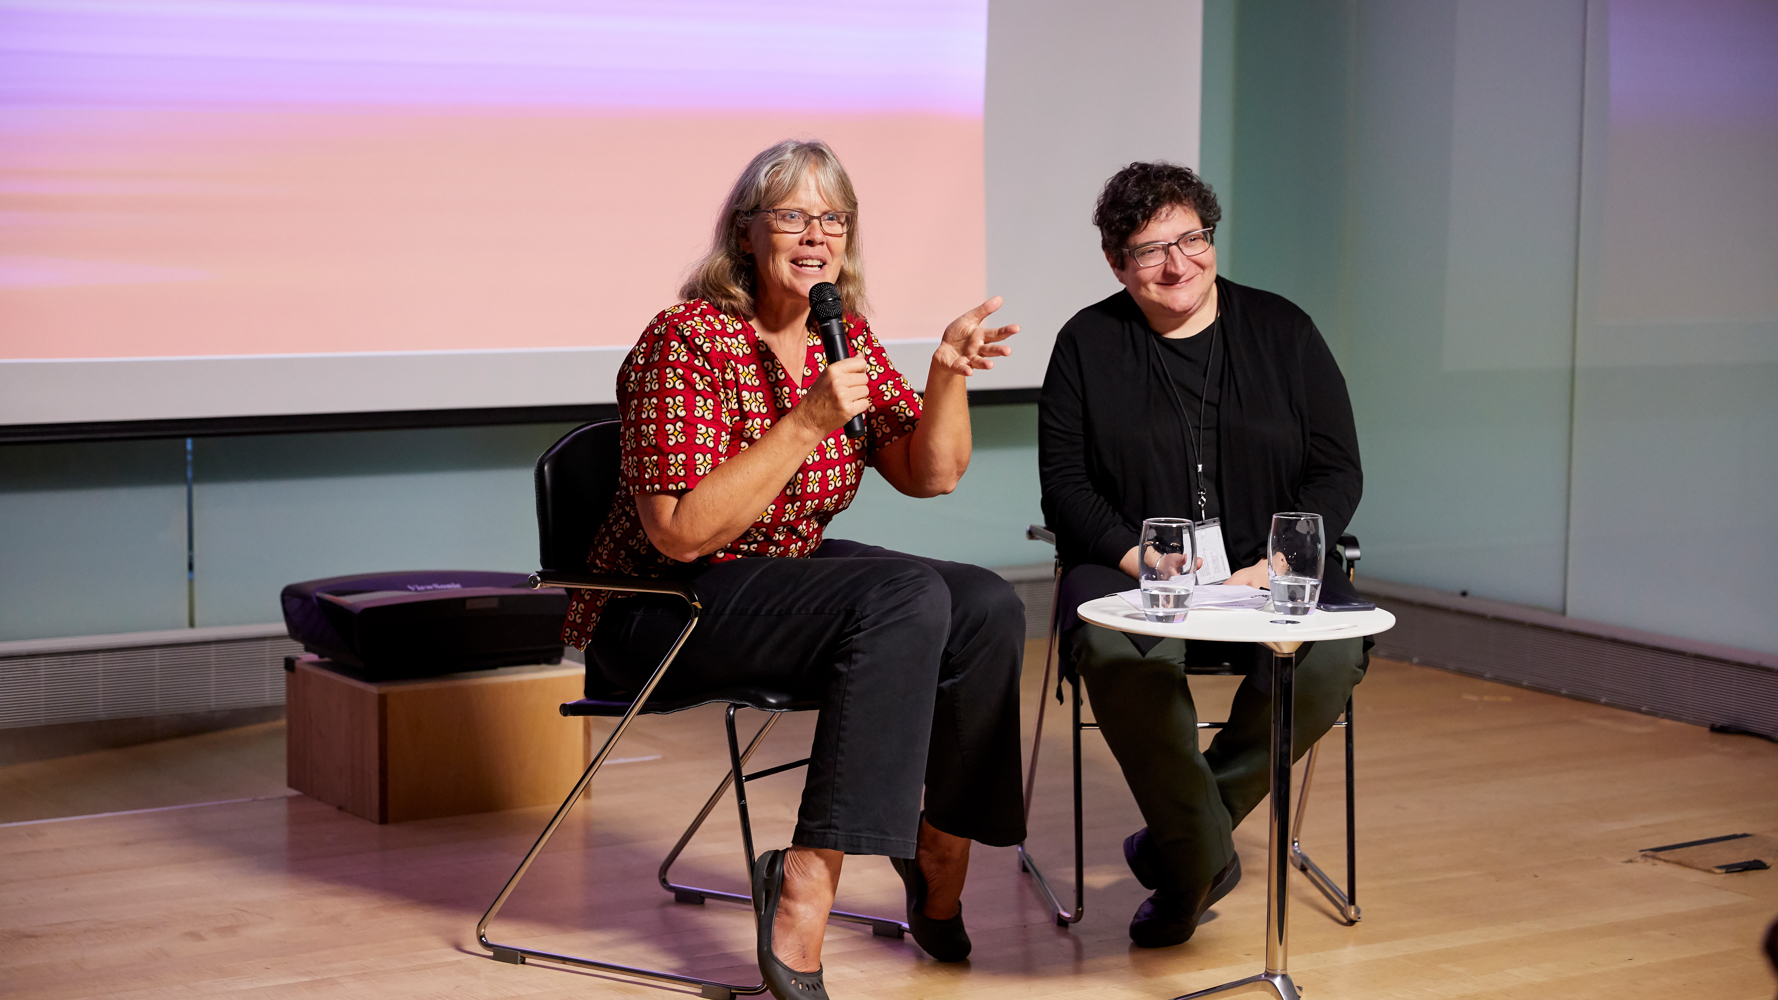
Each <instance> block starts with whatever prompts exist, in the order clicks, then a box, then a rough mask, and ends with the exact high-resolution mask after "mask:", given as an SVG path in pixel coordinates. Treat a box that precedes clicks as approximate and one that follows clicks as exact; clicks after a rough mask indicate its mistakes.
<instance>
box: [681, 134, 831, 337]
mask: <svg viewBox="0 0 1778 1000" xmlns="http://www.w3.org/2000/svg"><path fill="white" fill-rule="evenodd" d="M811 170H813V171H814V173H815V186H816V187H817V188H818V189H819V190H820V191H821V196H822V197H823V198H826V199H827V204H828V206H829V207H830V208H833V209H835V210H837V211H841V212H848V213H850V214H851V216H852V225H851V228H850V229H849V230H848V231H847V233H846V252H845V253H844V254H843V255H841V257H840V273H839V276H838V277H836V278H835V279H834V285H835V286H837V287H838V288H839V290H840V302H841V304H843V305H844V306H845V308H846V311H847V312H848V313H851V314H853V315H855V316H862V315H863V314H864V308H865V298H864V258H863V255H862V254H861V253H860V251H859V243H858V196H857V195H856V194H854V193H853V192H852V179H851V178H849V177H847V176H846V168H845V167H842V166H840V160H839V157H837V156H835V155H833V150H831V149H829V148H828V147H827V143H825V142H821V141H819V140H797V139H786V140H784V141H783V142H780V143H778V144H777V145H775V146H772V147H770V148H768V149H765V150H763V151H762V152H760V154H759V155H758V156H755V157H754V158H753V162H751V163H749V164H747V169H745V170H743V171H741V176H740V177H737V178H736V179H735V186H734V187H733V188H732V189H731V190H730V191H729V195H728V201H727V202H725V203H724V204H723V206H722V214H721V215H719V216H717V218H716V234H715V238H714V239H712V240H711V241H710V250H709V252H707V253H705V254H704V256H703V257H702V258H701V259H700V260H699V261H698V262H697V263H696V264H693V265H692V267H691V270H690V272H689V274H688V276H687V277H686V279H685V284H684V285H682V286H680V289H679V297H680V298H681V299H684V300H687V301H689V300H691V299H706V300H708V301H709V302H710V303H711V304H713V305H715V306H716V307H717V308H718V309H721V310H722V311H723V312H726V313H728V314H730V315H732V316H739V317H741V318H742V319H748V320H751V319H753V317H754V314H755V302H754V296H755V295H756V294H757V292H758V287H757V286H758V281H759V276H758V273H757V271H756V269H755V267H754V262H753V255H752V254H747V253H742V252H741V237H742V236H743V235H744V234H745V233H746V229H747V225H748V223H749V222H750V221H751V219H752V213H753V212H755V211H757V210H759V209H761V208H771V207H774V206H775V205H777V203H778V202H780V201H782V200H783V199H785V198H787V197H789V196H790V194H791V192H793V191H795V190H796V189H797V187H798V186H799V185H801V184H802V182H803V176H804V175H805V174H807V173H808V172H809V171H811Z"/></svg>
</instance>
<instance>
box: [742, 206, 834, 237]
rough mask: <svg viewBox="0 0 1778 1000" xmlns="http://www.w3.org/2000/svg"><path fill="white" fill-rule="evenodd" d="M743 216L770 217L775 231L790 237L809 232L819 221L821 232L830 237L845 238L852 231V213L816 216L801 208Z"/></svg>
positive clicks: (758, 211) (754, 211) (760, 211)
mask: <svg viewBox="0 0 1778 1000" xmlns="http://www.w3.org/2000/svg"><path fill="white" fill-rule="evenodd" d="M741 215H742V217H743V218H745V219H751V218H753V217H754V216H756V215H765V216H770V217H771V222H772V229H773V231H775V232H780V233H784V234H786V235H790V236H795V235H798V234H801V233H806V232H808V231H809V226H810V225H811V224H813V223H815V222H817V221H818V222H820V223H821V231H822V232H824V233H826V234H827V235H829V236H844V235H846V233H848V232H849V231H851V229H852V213H851V212H823V213H821V214H820V215H815V214H814V213H812V212H805V211H803V210H802V209H800V208H756V209H754V210H753V211H751V212H743V213H741Z"/></svg>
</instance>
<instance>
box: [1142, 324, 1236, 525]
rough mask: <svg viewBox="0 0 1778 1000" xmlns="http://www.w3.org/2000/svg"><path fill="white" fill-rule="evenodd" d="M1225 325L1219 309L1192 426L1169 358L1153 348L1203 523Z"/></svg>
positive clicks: (1207, 513)
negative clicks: (1213, 395) (1215, 375)
mask: <svg viewBox="0 0 1778 1000" xmlns="http://www.w3.org/2000/svg"><path fill="white" fill-rule="evenodd" d="M1221 326H1222V310H1220V309H1218V310H1217V312H1216V318H1215V319H1214V320H1211V322H1210V353H1209V355H1208V356H1206V357H1205V358H1204V391H1203V392H1202V393H1200V394H1199V396H1198V425H1197V426H1196V427H1193V426H1192V422H1191V417H1190V416H1188V415H1187V414H1186V412H1185V402H1184V401H1183V400H1181V399H1180V398H1179V386H1178V385H1176V384H1175V383H1174V381H1173V370H1172V369H1171V368H1169V367H1167V355H1166V353H1165V352H1163V351H1162V350H1161V346H1160V345H1159V344H1156V345H1154V352H1155V358H1156V360H1158V361H1160V363H1161V373H1162V374H1163V375H1165V376H1166V382H1167V390H1168V391H1169V392H1171V393H1172V394H1173V408H1174V409H1175V410H1178V411H1179V420H1180V422H1181V423H1183V424H1185V433H1186V439H1187V441H1188V442H1189V446H1190V448H1191V455H1190V456H1189V460H1190V462H1192V463H1193V467H1194V470H1195V471H1194V474H1193V475H1192V483H1191V485H1192V490H1193V493H1194V494H1195V495H1196V496H1197V500H1198V517H1197V519H1198V520H1200V521H1202V520H1204V519H1205V518H1206V517H1207V516H1208V515H1209V504H1210V496H1209V493H1208V492H1207V491H1206V490H1205V488H1204V416H1205V414H1206V413H1208V412H1209V406H1210V373H1211V372H1212V371H1213V370H1215V366H1216V335H1217V333H1218V332H1219V328H1220V327H1221Z"/></svg>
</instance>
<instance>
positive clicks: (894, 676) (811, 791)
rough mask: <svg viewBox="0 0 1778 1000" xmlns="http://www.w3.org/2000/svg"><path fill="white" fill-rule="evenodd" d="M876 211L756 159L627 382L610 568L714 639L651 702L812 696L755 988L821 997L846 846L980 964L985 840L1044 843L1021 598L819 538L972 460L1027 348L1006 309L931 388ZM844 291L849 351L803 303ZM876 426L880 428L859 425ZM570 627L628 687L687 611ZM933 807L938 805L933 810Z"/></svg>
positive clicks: (992, 578)
mask: <svg viewBox="0 0 1778 1000" xmlns="http://www.w3.org/2000/svg"><path fill="white" fill-rule="evenodd" d="M859 214H860V213H859V210H858V199H857V197H856V196H855V195H854V193H853V190H852V183H851V181H850V180H849V179H848V178H847V176H846V172H845V170H844V168H842V167H841V166H840V163H839V160H838V159H837V158H836V157H835V156H834V154H833V151H832V150H831V149H829V148H828V147H827V146H826V145H825V144H823V143H820V142H809V141H786V142H781V143H778V144H777V145H775V146H772V147H771V148H769V149H767V150H765V151H763V152H761V153H760V154H759V155H758V156H755V157H754V158H753V161H752V162H751V163H749V164H748V165H747V168H746V169H745V170H743V171H742V173H741V176H740V178H739V179H738V180H737V181H736V182H735V185H734V188H733V189H732V191H731V192H730V194H729V197H728V201H727V202H726V204H725V205H724V206H723V209H722V213H721V215H719V216H718V217H717V220H716V231H715V237H714V239H713V240H712V241H711V247H710V250H709V252H708V253H706V254H705V256H704V257H703V259H702V260H700V261H699V262H698V263H697V264H696V265H694V266H693V268H692V269H691V272H690V276H689V277H688V279H687V280H686V282H685V286H684V288H683V289H682V290H681V293H680V294H681V296H682V298H684V300H685V301H683V302H680V303H679V304H678V305H675V306H672V307H671V308H669V309H666V310H665V311H663V312H661V313H660V314H659V315H658V316H656V317H655V318H654V321H653V322H652V323H650V324H649V326H648V328H647V329H646V330H645V331H644V332H643V334H642V337H641V339H640V340H638V341H637V343H636V346H635V348H634V349H633V350H631V352H630V354H629V356H628V358H626V359H625V361H624V364H623V367H622V368H621V369H620V371H619V373H618V405H619V409H620V413H621V416H622V419H623V432H622V458H621V472H622V486H621V488H620V490H619V493H618V496H617V498H616V501H615V502H614V503H613V505H612V508H611V513H610V514H609V515H608V516H607V518H606V521H605V523H604V524H603V525H602V527H601V529H600V531H599V534H598V541H597V543H596V544H595V546H594V550H593V552H592V554H591V556H590V557H589V559H588V564H589V566H590V567H591V568H592V570H593V571H594V572H599V573H627V574H639V575H645V576H671V577H674V578H676V579H681V580H686V581H689V582H691V583H692V584H693V585H694V586H695V588H696V590H697V592H698V596H699V600H700V602H701V604H702V609H703V610H702V613H701V615H700V617H699V620H698V627H697V628H696V629H695V630H694V631H693V632H692V634H691V636H690V638H689V639H688V640H687V642H686V645H685V647H684V648H683V649H682V650H681V652H680V655H679V657H678V659H676V660H675V665H674V666H673V668H672V669H671V670H670V671H669V672H668V673H667V675H666V677H665V678H664V679H663V680H662V682H661V685H660V687H659V688H657V691H658V692H659V693H660V694H661V695H663V696H671V695H673V694H674V693H676V692H678V693H685V692H695V691H700V690H707V689H710V688H715V687H719V686H723V685H732V684H767V685H770V686H772V687H774V688H779V689H782V690H785V691H788V692H790V693H792V694H793V695H794V696H796V697H798V698H803V699H807V700H810V701H818V702H819V703H820V705H821V708H820V716H819V719H818V721H817V723H816V728H815V738H814V745H813V746H812V747H811V748H810V752H809V756H810V764H809V769H808V774H807V779H806V782H805V785H804V789H803V800H802V806H801V809H800V811H799V813H798V819H797V825H796V831H795V833H794V835H793V837H792V840H791V847H790V848H788V849H787V850H774V851H767V852H766V853H765V854H764V855H762V856H761V857H760V858H759V860H758V864H757V865H756V866H755V869H754V873H753V883H754V884H753V888H754V904H755V907H756V908H757V910H758V912H759V913H760V920H759V943H758V956H759V962H760V970H761V974H762V976H763V977H764V979H765V982H766V984H767V985H768V986H769V987H770V988H771V990H772V992H773V993H774V994H775V995H776V996H778V997H780V998H789V997H796V998H798V1000H818V998H821V997H825V996H826V991H825V985H824V983H823V978H822V973H821V943H822V938H823V934H824V932H825V929H826V924H827V915H828V911H829V910H830V909H831V908H832V906H833V899H834V893H835V890H836V889H837V887H838V885H839V876H840V866H841V862H842V860H843V859H844V857H845V855H846V854H879V855H886V856H888V857H889V858H890V859H891V862H892V864H894V866H895V868H896V871H897V872H898V873H900V875H901V877H902V879H903V883H904V885H905V887H906V890H907V900H908V908H907V915H908V923H909V926H910V928H911V930H912V931H913V935H914V940H915V941H916V942H917V943H918V944H919V945H920V946H921V947H922V948H924V949H925V950H926V951H927V952H928V953H929V954H931V955H932V956H933V957H935V958H938V959H940V960H941V961H959V960H961V959H962V958H964V957H965V956H967V955H968V954H969V950H970V943H969V937H968V935H967V933H965V931H964V928H963V918H962V904H961V902H960V894H961V892H962V889H963V880H964V875H965V873H966V871H967V870H968V863H969V846H970V843H971V842H972V841H981V842H982V843H985V844H989V845H992V846H1010V845H1013V844H1016V843H1019V842H1020V841H1022V840H1023V839H1024V836H1025V823H1024V809H1023V802H1022V798H1021V789H1020V785H1019V757H1020V747H1019V708H1018V677H1019V667H1020V660H1021V656H1022V653H1023V646H1024V630H1025V623H1024V608H1023V605H1022V604H1021V603H1020V601H1019V599H1018V597H1017V596H1016V595H1015V594H1014V593H1013V590H1012V587H1011V586H1010V585H1009V584H1008V583H1006V581H1005V580H1003V579H1002V578H1001V577H999V576H998V575H997V574H994V573H991V572H989V571H987V570H984V569H981V568H979V567H976V566H968V565H964V564H962V563H955V562H946V561H944V560H938V559H929V558H925V557H921V556H912V555H905V554H903V553H899V552H891V551H889V550H887V549H882V548H878V547H875V546H868V545H862V544H859V543H857V542H849V541H844V540H841V539H830V538H826V537H824V532H825V529H826V527H827V524H828V522H829V521H830V520H832V518H833V516H834V515H835V514H838V513H839V512H840V511H842V510H844V509H845V508H846V506H847V505H848V504H850V503H851V502H852V498H853V497H854V496H855V495H856V493H857V491H858V486H859V483H860V481H861V478H862V474H863V470H864V466H865V465H866V464H869V465H870V466H871V467H873V468H875V469H876V470H877V471H878V472H879V473H880V474H881V475H882V476H883V478H884V479H886V480H888V481H889V483H890V485H892V486H894V487H895V488H896V489H898V490H900V491H901V492H902V493H905V494H908V495H910V496H915V497H930V496H937V495H939V494H943V493H949V492H950V491H951V490H952V489H954V488H955V487H956V485H957V482H958V480H959V479H960V478H961V477H962V475H963V473H964V470H965V469H966V468H967V467H968V465H969V458H970V427H969V402H968V398H967V395H966V392H965V385H966V380H967V379H968V377H969V375H970V374H971V373H972V372H974V371H977V370H979V369H984V368H991V367H993V364H994V359H995V358H997V357H1004V356H1006V355H1007V354H1009V353H1011V352H1010V349H1009V348H1008V347H1007V346H1006V345H1005V344H1004V343H1003V341H1004V340H1006V338H1008V337H1010V336H1011V335H1012V334H1014V333H1016V332H1018V327H1016V326H1002V327H993V328H990V327H985V326H983V325H982V324H983V320H985V319H986V318H987V316H988V315H989V314H990V313H992V312H993V311H994V310H995V309H997V308H999V306H1000V300H999V299H998V298H992V299H989V300H988V301H986V302H984V303H982V304H981V305H979V306H976V307H975V308H974V309H971V310H969V311H968V312H966V313H964V314H963V315H962V316H959V317H958V318H957V319H956V320H954V321H953V322H952V323H951V324H950V325H949V326H947V327H946V328H945V330H944V333H943V335H942V337H941V338H940V342H939V346H938V348H937V350H935V351H934V352H933V356H932V363H931V366H930V368H929V369H928V373H927V377H926V392H925V395H924V399H922V398H921V397H920V396H917V395H915V394H914V391H913V389H912V387H911V386H909V384H908V382H907V380H906V379H905V378H903V377H902V375H901V373H900V372H898V371H896V370H895V367H894V365H892V364H891V363H890V361H889V356H888V354H887V353H886V352H885V351H884V350H883V345H882V344H881V343H880V342H878V340H877V338H876V335H875V334H874V333H872V332H871V329H870V326H869V324H868V323H867V322H866V321H865V318H864V311H865V298H864V268H863V258H862V254H861V253H860V249H859V239H858V233H859ZM824 283H827V284H831V285H832V286H833V291H837V298H838V306H839V308H838V310H837V311H838V312H839V313H840V314H841V315H840V318H841V319H843V323H844V330H845V339H846V341H847V342H848V344H849V348H850V352H851V357H849V358H846V359H844V360H833V359H829V358H828V357H827V356H826V353H825V351H824V350H823V348H822V344H821V339H820V338H819V336H817V333H816V329H815V320H814V319H813V318H812V310H811V301H810V294H811V292H812V291H814V292H816V293H817V295H818V296H819V295H821V294H823V293H827V292H828V291H829V290H828V289H820V288H819V287H818V286H821V285H822V284H824ZM854 417H862V418H863V428H864V430H863V433H862V434H860V435H858V436H856V437H854V436H852V435H851V434H850V433H849V432H846V431H844V430H842V428H844V427H845V426H846V425H847V423H848V422H849V421H851V420H852V418H854ZM574 600H575V603H574V604H573V606H572V607H571V609H570V612H569V617H568V625H567V638H568V640H569V641H570V642H572V643H573V644H574V645H576V646H584V647H586V648H587V651H588V656H587V663H588V668H589V670H593V669H596V670H598V671H600V672H601V673H602V674H603V675H604V676H605V678H606V679H608V680H609V681H610V682H611V683H613V684H616V685H618V686H619V687H620V688H624V689H627V690H636V685H637V684H639V683H640V682H641V681H642V680H643V679H645V678H646V677H647V675H648V674H649V673H650V672H651V671H652V669H653V667H654V666H655V664H657V663H659V662H660V659H661V657H662V655H663V654H664V653H665V651H666V650H667V648H668V647H669V646H670V645H671V643H672V642H673V640H674V639H675V637H676V636H677V634H678V632H679V630H680V628H681V627H682V626H683V625H684V622H685V620H686V612H685V610H684V607H683V605H682V604H680V603H679V602H678V601H676V600H672V599H666V600H663V599H661V598H659V597H658V596H650V595H634V596H630V597H624V598H619V599H615V600H609V601H607V599H606V597H605V595H603V594H601V593H597V592H593V593H589V592H586V591H577V592H575V599H574ZM922 805H923V806H924V810H923V811H922Z"/></svg>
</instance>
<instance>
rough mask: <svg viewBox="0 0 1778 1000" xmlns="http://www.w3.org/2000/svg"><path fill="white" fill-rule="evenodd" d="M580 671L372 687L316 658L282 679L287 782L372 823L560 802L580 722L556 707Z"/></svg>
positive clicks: (574, 759)
mask: <svg viewBox="0 0 1778 1000" xmlns="http://www.w3.org/2000/svg"><path fill="white" fill-rule="evenodd" d="M583 674H584V668H582V667H581V666H579V665H577V664H574V665H571V664H563V665H561V666H544V665H537V666H526V667H506V668H503V669H500V670H486V671H478V672H476V673H472V674H455V675H452V676H449V677H438V678H429V679H426V680H418V681H386V682H383V683H367V682H365V681H361V680H357V679H355V678H352V677H348V676H346V675H345V674H343V673H341V672H339V671H338V670H337V669H335V668H333V666H332V664H330V663H328V662H327V661H326V660H322V659H320V658H318V657H314V656H304V657H301V658H299V659H298V660H296V662H295V665H294V669H293V670H292V671H291V672H289V673H287V674H285V681H284V692H285V710H286V712H287V715H288V720H289V722H288V726H289V728H288V736H287V739H288V740H289V744H288V754H287V757H286V760H287V762H288V763H287V767H288V775H289V782H290V787H291V788H294V789H296V790H297V791H299V792H302V793H303V794H304V795H308V796H310V797H312V798H316V799H319V800H321V801H322V802H325V803H327V804H329V805H333V806H338V807H340V808H341V809H344V810H345V811H346V812H349V813H351V814H352V815H354V816H360V817H363V818H364V819H368V820H370V821H371V822H373V823H400V822H404V821H406V820H414V819H433V818H435V817H439V816H460V815H463V814H465V813H479V812H491V811H494V810H498V809H516V808H520V807H522V806H537V805H545V804H548V803H553V802H556V801H559V800H560V799H561V797H562V796H563V795H564V794H566V793H567V790H568V789H569V788H571V787H572V786H573V784H574V780H575V778H576V777H578V776H579V773H580V770H581V768H582V767H583V766H584V748H583V735H582V732H581V730H582V729H583V728H584V727H582V726H580V725H578V724H577V723H576V720H572V719H564V718H562V717H561V716H560V715H559V714H558V713H557V711H556V707H557V706H558V705H560V704H561V703H562V702H564V701H572V700H574V699H575V698H578V697H580V694H581V679H582V676H583Z"/></svg>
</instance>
